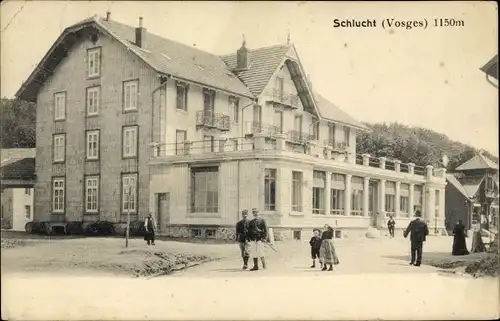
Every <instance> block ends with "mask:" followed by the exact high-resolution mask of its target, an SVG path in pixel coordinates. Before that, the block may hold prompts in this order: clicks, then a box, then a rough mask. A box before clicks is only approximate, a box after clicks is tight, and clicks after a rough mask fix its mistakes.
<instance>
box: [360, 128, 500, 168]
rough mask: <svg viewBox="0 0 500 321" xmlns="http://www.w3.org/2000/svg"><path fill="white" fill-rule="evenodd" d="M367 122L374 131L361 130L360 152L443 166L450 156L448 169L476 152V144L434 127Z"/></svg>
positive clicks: (494, 159) (418, 163)
mask: <svg viewBox="0 0 500 321" xmlns="http://www.w3.org/2000/svg"><path fill="white" fill-rule="evenodd" d="M365 125H366V126H367V127H368V128H370V129H371V132H361V133H360V134H359V135H358V138H357V143H356V145H357V146H356V152H357V153H358V154H364V153H366V154H370V155H372V156H375V157H382V156H383V157H387V158H394V159H399V160H401V161H402V162H403V163H415V164H416V165H419V166H425V165H433V166H435V167H437V166H441V165H440V164H441V158H442V156H443V154H446V155H447V156H448V158H449V163H448V166H447V170H448V171H453V170H455V168H456V167H458V166H459V165H461V164H463V163H464V162H465V161H467V160H469V159H470V158H472V157H473V156H474V154H475V153H476V149H474V148H473V147H471V146H469V145H466V144H462V143H460V142H456V141H452V140H451V139H449V138H448V137H447V136H446V135H444V134H440V133H437V132H435V131H433V130H430V129H426V128H420V127H409V126H406V125H403V124H398V123H390V124H386V123H376V124H369V123H365ZM484 154H485V156H487V157H489V158H490V159H491V160H493V161H495V162H497V163H498V158H497V157H494V156H493V155H491V154H490V153H488V152H485V153H484Z"/></svg>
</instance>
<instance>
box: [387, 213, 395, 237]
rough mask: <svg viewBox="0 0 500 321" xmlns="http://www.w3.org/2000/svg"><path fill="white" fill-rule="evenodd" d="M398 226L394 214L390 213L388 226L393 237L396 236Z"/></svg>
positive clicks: (390, 235)
mask: <svg viewBox="0 0 500 321" xmlns="http://www.w3.org/2000/svg"><path fill="white" fill-rule="evenodd" d="M395 226H396V221H394V218H393V217H392V215H389V221H388V222H387V228H388V229H389V237H390V238H393V237H394V227H395Z"/></svg>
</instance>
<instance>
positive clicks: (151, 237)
mask: <svg viewBox="0 0 500 321" xmlns="http://www.w3.org/2000/svg"><path fill="white" fill-rule="evenodd" d="M144 229H145V230H146V235H145V236H144V240H145V241H146V242H147V243H148V245H150V244H151V245H155V235H156V221H155V219H154V217H153V215H152V214H151V212H149V214H148V217H146V219H145V220H144Z"/></svg>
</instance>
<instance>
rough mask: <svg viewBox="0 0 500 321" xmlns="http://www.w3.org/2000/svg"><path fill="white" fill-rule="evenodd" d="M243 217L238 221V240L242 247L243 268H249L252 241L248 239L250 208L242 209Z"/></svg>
mask: <svg viewBox="0 0 500 321" xmlns="http://www.w3.org/2000/svg"><path fill="white" fill-rule="evenodd" d="M241 216H242V219H241V220H240V221H239V222H238V223H236V241H237V242H238V245H239V247H240V251H241V257H242V258H243V269H244V270H246V269H247V268H248V258H249V256H250V253H249V251H250V243H249V241H248V225H249V223H250V221H249V220H248V210H243V211H241Z"/></svg>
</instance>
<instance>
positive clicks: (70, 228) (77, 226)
mask: <svg viewBox="0 0 500 321" xmlns="http://www.w3.org/2000/svg"><path fill="white" fill-rule="evenodd" d="M66 234H68V235H83V234H84V229H83V222H82V221H72V222H68V223H67V224H66Z"/></svg>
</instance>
